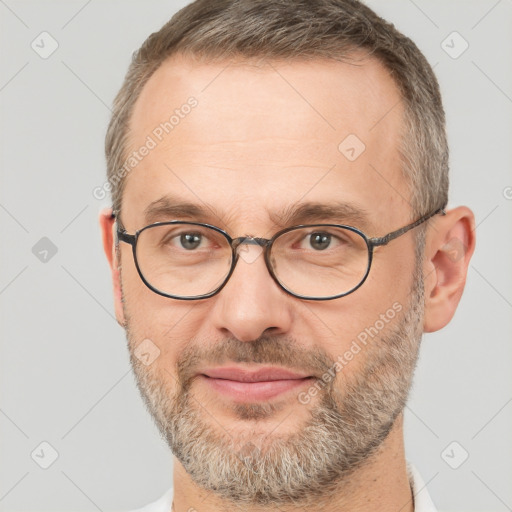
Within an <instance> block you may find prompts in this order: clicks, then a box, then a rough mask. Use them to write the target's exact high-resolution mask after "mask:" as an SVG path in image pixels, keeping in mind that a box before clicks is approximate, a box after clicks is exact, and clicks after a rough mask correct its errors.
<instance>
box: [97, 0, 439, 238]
mask: <svg viewBox="0 0 512 512" xmlns="http://www.w3.org/2000/svg"><path fill="white" fill-rule="evenodd" d="M361 50H362V51H363V52H365V53H367V55H368V56H371V57H374V58H375V59H377V60H378V61H380V62H381V63H382V64H383V65H384V67H385V68H386V69H387V70H388V72H389V73H390V75H391V77H392V78H393V80H394V81H395V83H396V85H397V87H398V89H399V91H400V93H401V98H402V101H403V104H404V116H403V117H404V119H403V123H402V136H401V138H400V141H398V146H399V147H398V150H399V152H400V157H401V162H402V169H401V170H402V173H403V176H404V178H405V179H406V181H407V183H408V186H409V192H410V197H409V198H408V201H409V203H410V205H411V218H413V217H419V216H421V215H423V214H425V213H426V212H429V211H433V210H435V209H437V208H440V207H445V206H446V203H447V200H448V145H447V140H446V133H445V115H444V110H443V106H442V101H441V95H440V91H439V85H438V82H437V79H436V77H435V75H434V72H433V70H432V67H431V66H430V65H429V63H428V62H427V60H426V59H425V57H424V56H423V54H422V53H421V52H420V50H419V49H418V48H417V46H416V45H415V44H414V43H413V42H412V41H411V40H410V39H409V38H408V37H406V36H404V35H403V34H402V33H400V32H399V31H398V30H397V29H396V28H395V27H394V25H393V24H391V23H389V22H387V21H385V20H384V19H382V18H381V17H379V16H378V15H377V14H376V13H375V12H373V11H372V10H371V9H369V8H368V7H367V6H365V5H364V4H362V3H361V2H359V1H358V0H197V1H195V2H193V3H191V4H189V5H188V6H186V7H185V8H183V9H181V10H180V11H179V12H178V13H176V14H175V15H174V16H173V17H172V19H171V20H170V21H168V22H167V23H166V24H165V25H164V26H163V27H162V28H161V29H160V30H159V31H158V32H155V33H153V34H151V35H150V36H149V37H148V38H147V39H146V41H145V42H144V43H143V44H142V46H141V47H140V49H139V50H137V51H136V52H134V54H133V56H132V62H131V64H130V67H129V69H128V72H127V74H126V77H125V79H124V83H123V85H122V87H121V89H120V91H119V93H118V94H117V96H116V98H115V100H114V105H113V114H112V118H111V121H110V124H109V126H108V130H107V134H106V139H105V153H106V160H107V175H108V180H109V183H110V186H111V191H112V202H113V208H114V210H120V209H121V202H122V201H121V200H122V192H123V187H124V182H125V177H126V176H125V174H123V173H121V172H120V170H121V169H122V168H123V163H124V162H125V160H126V158H127V146H128V144H129V131H130V130H129V124H130V118H131V115H132V112H133V109H134V105H135V103H136V101H137V99H138V97H139V95H140V93H141V90H142V89H143V87H144V85H145V84H146V83H147V81H148V80H149V78H150V77H151V76H152V74H153V73H154V72H155V71H156V70H157V69H158V68H159V67H160V65H161V64H162V63H163V62H164V60H166V59H167V58H168V57H170V56H172V55H175V54H185V55H192V56H194V57H199V58H203V59H206V60H210V61H211V60H229V59H233V58H240V57H241V58H247V59H248V58H260V59H261V58H262V59H314V58H327V59H335V60H343V59H345V60H350V59H351V58H353V57H354V55H355V54H356V53H357V52H358V51H361ZM422 236H424V226H420V227H419V228H418V230H417V241H419V242H420V243H421V237H422Z"/></svg>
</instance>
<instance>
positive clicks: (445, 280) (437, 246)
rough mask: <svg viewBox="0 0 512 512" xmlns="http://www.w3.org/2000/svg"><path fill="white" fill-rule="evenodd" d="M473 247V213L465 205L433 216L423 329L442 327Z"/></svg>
mask: <svg viewBox="0 0 512 512" xmlns="http://www.w3.org/2000/svg"><path fill="white" fill-rule="evenodd" d="M474 250H475V216H474V214H473V212H472V211H471V210H470V209H469V208H467V207H466V206H459V207H458V208H454V209H452V210H448V211H447V212H446V215H444V216H438V217H436V222H435V224H433V225H432V226H431V227H430V229H429V230H428V231H427V237H426V241H425V259H424V267H423V270H424V280H425V315H424V319H423V330H424V332H434V331H438V330H439V329H442V328H443V327H444V326H445V325H447V324H448V322H450V320H451V319H452V318H453V315H454V314H455V310H456V309H457V305H458V304H459V301H460V298H461V296H462V292H463V291H464V286H465V284H466V276H467V271H468V266H469V260H470V259H471V256H472V255H473V252H474Z"/></svg>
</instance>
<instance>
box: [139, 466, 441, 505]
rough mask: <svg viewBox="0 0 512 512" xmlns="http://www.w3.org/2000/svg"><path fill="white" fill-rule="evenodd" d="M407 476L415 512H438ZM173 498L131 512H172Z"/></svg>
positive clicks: (415, 477)
mask: <svg viewBox="0 0 512 512" xmlns="http://www.w3.org/2000/svg"><path fill="white" fill-rule="evenodd" d="M407 474H408V476H409V481H410V483H411V487H412V491H413V494H414V512H437V509H436V507H435V505H434V503H433V502H432V500H431V499H430V495H429V493H428V490H427V488H426V486H425V484H424V482H423V479H422V478H421V475H420V474H419V473H418V471H417V469H416V468H415V467H414V466H413V465H412V464H409V463H408V464H407ZM172 498H173V488H172V487H171V488H170V489H168V490H167V491H166V492H165V494H164V495H163V496H161V497H160V498H159V499H157V500H156V501H153V502H152V503H149V504H148V505H146V506H145V507H142V508H138V509H136V510H130V511H129V512H171V505H172Z"/></svg>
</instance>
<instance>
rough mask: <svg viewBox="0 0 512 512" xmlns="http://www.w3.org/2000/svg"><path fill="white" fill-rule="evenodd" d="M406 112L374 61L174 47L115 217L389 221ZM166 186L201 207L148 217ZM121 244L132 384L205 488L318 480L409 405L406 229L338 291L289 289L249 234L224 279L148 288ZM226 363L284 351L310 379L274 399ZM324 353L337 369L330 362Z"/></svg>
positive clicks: (239, 231) (411, 328)
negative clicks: (177, 293) (167, 289)
mask: <svg viewBox="0 0 512 512" xmlns="http://www.w3.org/2000/svg"><path fill="white" fill-rule="evenodd" d="M191 97H193V98H195V100H197V105H196V106H194V107H193V108H190V109H188V108H187V109H184V110H181V111H180V115H179V121H178V122H177V123H176V125H175V126H174V127H173V129H172V130H170V131H169V133H168V134H166V133H165V132H164V133H163V134H161V135H163V136H162V137H161V138H162V140H161V141H159V140H158V139H157V138H156V137H155V135H154V134H155V133H161V132H159V131H157V132H155V129H157V127H159V126H160V124H161V123H164V122H165V121H168V120H169V117H170V116H171V115H172V114H173V111H174V110H175V109H180V107H181V106H182V105H184V104H185V103H187V100H188V99H189V98H191ZM184 111H187V112H188V113H187V114H184V113H183V112H184ZM402 111H403V110H402V105H401V103H400V100H399V94H398V91H397V89H396V87H395V85H394V83H393V82H392V80H391V78H390V77H389V76H388V74H387V73H386V71H385V70H384V69H383V68H382V67H381V66H380V65H379V64H378V63H376V62H375V61H373V60H366V61H363V62H360V63H359V65H351V64H344V63H340V62H326V61H312V62H293V61H292V62H286V63H285V62H275V61H272V62H271V63H267V64H261V63H260V64H259V65H256V64H255V63H248V62H242V61H241V62H237V63H231V64H230V65H228V63H227V62H221V63H215V64H211V63H210V64H205V63H200V62H198V61H192V60H187V59H183V58H177V57H176V58H173V59H170V60H168V61H167V62H165V63H164V65H163V66H162V67H161V68H160V69H159V70H158V71H157V72H156V73H155V74H154V75H153V76H152V77H151V79H150V80H149V82H148V83H147V84H146V86H145V88H144V90H143V92H142V94H141V96H140V98H139V99H138V101H137V104H136V107H135V111H134V114H133V117H132V120H131V131H130V151H133V150H135V149H137V148H139V147H141V146H142V145H144V144H145V143H146V141H147V137H148V135H150V136H151V137H152V138H153V139H154V140H155V141H156V142H157V143H156V146H155V147H154V148H152V149H151V150H150V151H149V153H148V155H147V156H145V157H144V158H143V159H141V161H140V163H138V165H137V166H136V168H135V169H133V170H132V171H131V173H130V174H129V175H128V177H127V181H126V188H125V191H124V195H123V203H122V211H121V220H122V223H123V225H124V227H125V228H126V230H127V232H128V233H134V232H135V231H136V230H138V229H141V228H142V227H144V226H145V225H147V224H149V223H152V222H157V221H167V220H174V219H176V218H180V219H181V220H192V221H198V222H205V223H209V224H213V225H216V226H219V227H220V228H222V229H224V230H226V231H227V232H228V233H229V234H230V235H231V236H232V237H239V236H243V235H252V236H256V237H266V238H270V237H271V236H272V235H273V234H274V233H275V232H277V231H278V230H279V229H282V228H283V227H287V226H288V225H290V224H289V223H287V221H286V220H285V218H284V215H283V213H284V212H289V211H290V210H293V209H295V208H297V207H298V206H301V205H303V204H304V203H321V204H322V205H335V204H339V203H347V204H350V205H352V206H353V207H354V208H357V209H359V210H360V211H361V212H363V213H365V214H366V215H367V218H366V219H362V218H357V219H356V218H354V217H352V218H351V217H346V218H342V217H331V216H325V217H321V218H318V217H315V218H313V217H312V218H311V219H307V218H306V219H301V222H300V223H301V224H307V223H320V222H325V223H336V224H349V225H353V226H355V227H357V228H360V229H361V230H363V231H364V232H365V233H366V234H367V235H368V236H382V235H384V234H386V233H388V232H390V231H392V230H394V229H396V228H398V227H401V226H403V225H405V224H407V223H408V222H410V221H411V220H412V219H411V215H412V213H411V207H410V205H409V203H408V201H407V198H408V197H409V192H408V187H407V184H406V182H405V181H404V179H403V177H402V175H401V170H400V161H399V155H398V150H397V146H398V142H399V140H400V137H401V133H400V127H401V115H402ZM177 115H178V114H177ZM347 137H349V138H348V139H347ZM345 139H347V140H345ZM363 144H364V146H363ZM351 148H353V150H352V149H351ZM165 198H167V200H166V201H167V203H168V204H170V205H174V206H175V205H177V204H179V203H193V204H194V205H197V206H198V207H199V208H201V209H202V210H204V213H203V214H201V215H200V216H193V217H191V216H179V217H177V216H176V215H174V214H173V212H172V211H169V212H168V213H167V214H166V213H165V212H164V211H163V209H160V212H159V213H157V214H156V216H155V215H153V216H152V217H151V218H149V217H148V216H146V214H145V212H146V211H147V209H148V207H149V206H150V205H153V207H154V206H162V205H164V203H165ZM153 210H155V208H153ZM360 217H361V216H360ZM296 223H297V222H296ZM120 251H121V255H120V257H121V267H122V274H121V275H122V289H123V297H124V303H123V313H124V318H122V319H121V321H123V322H125V325H126V328H127V335H128V341H129V348H130V353H131V361H132V364H133V366H134V371H135V373H136V376H137V379H138V385H139V388H140V390H141V392H142V394H143V396H144V398H145V400H146V403H147V405H148V407H149V409H150V411H151V413H152V415H153V416H154V418H155V420H156V422H157V424H158V426H159V428H160V429H161V431H162V433H163V435H164V436H165V437H166V439H167V441H168V442H169V445H170V446H171V448H172V450H173V452H174V454H175V455H176V457H177V458H178V460H179V461H180V463H181V464H183V466H184V468H185V469H186V471H187V473H188V474H189V475H190V476H191V477H192V479H193V480H194V481H195V482H196V483H198V484H199V485H200V486H202V487H203V488H205V489H211V490H213V489H216V492H217V493H218V494H220V495H223V496H225V497H230V498H231V499H237V500H238V501H240V502H245V503H265V500H267V499H268V500H272V501H273V502H274V503H278V502H282V503H284V502H286V501H288V500H291V499H295V498H304V497H305V496H308V495H309V496H312V495H313V494H315V493H317V494H318V495H321V494H322V493H323V492H325V490H326V489H327V488H328V487H329V486H332V485H333V484H334V483H335V482H336V481H337V478H340V479H341V477H342V476H344V475H347V474H348V473H350V471H352V470H353V469H354V468H356V467H358V466H359V465H360V464H361V463H362V462H363V461H365V460H366V459H368V457H369V456H370V455H371V454H372V453H373V452H374V451H375V449H376V447H377V446H379V445H380V443H381V442H382V441H383V440H384V439H385V438H386V436H387V434H388V433H389V432H390V430H391V429H392V427H393V422H394V420H395V419H396V418H397V416H398V415H399V413H400V412H401V409H402V408H403V405H404V401H405V398H406V395H407V392H408V389H409V386H410V382H411V378H412V372H413V368H414V364H415V361H416V356H417V349H418V344H419V338H420V336H421V330H422V329H421V323H422V319H421V316H422V295H421V294H422V288H421V283H417V282H416V281H417V276H416V277H415V275H414V273H415V269H416V267H415V249H414V237H413V234H412V233H409V234H406V235H404V236H403V237H400V238H399V239H397V240H395V241H393V242H392V243H391V244H390V245H389V246H386V247H381V248H379V249H377V250H376V251H375V253H374V260H373V264H372V269H371V272H370V275H369V277H368V279H367V280H366V282H365V283H364V284H363V286H362V287H361V288H359V289H358V290H356V291H355V292H354V293H352V294H350V295H348V296H346V297H343V298H340V299H335V300H330V301H306V300H301V299H298V298H295V297H292V296H290V295H288V294H286V293H285V292H284V291H283V290H282V289H280V288H279V287H278V286H277V284H276V283H275V282H274V281H273V280H272V278H271V276H270V275H269V273H268V271H267V268H266V266H265V262H264V260H263V257H262V256H261V255H260V256H258V248H257V247H255V246H246V247H245V248H243V251H245V254H244V255H243V256H245V257H241V258H240V259H239V261H238V263H237V267H236V269H235V271H234V273H233V275H232V276H231V278H230V280H229V282H228V283H227V284H226V286H225V287H224V288H223V289H222V290H221V292H220V293H218V294H217V295H215V296H213V297H211V298H208V299H203V300H198V301H180V300H174V299H169V298H166V297H163V296H160V295H158V294H156V293H154V292H152V291H151V290H150V289H149V288H148V287H146V286H145V285H144V283H143V282H142V280H141V279H140V277H139V275H138V274H137V271H136V268H135V264H134V261H133V257H132V254H131V248H130V247H129V246H128V245H127V244H124V243H121V244H120ZM416 285H417V286H416ZM363 333H366V337H365V335H364V334H363ZM144 340H151V342H152V343H153V344H154V345H155V346H156V347H158V349H159V351H160V353H159V356H158V357H157V358H156V359H155V360H154V361H153V362H152V363H151V364H149V365H146V364H143V362H141V361H139V359H138V358H137V357H136V353H137V347H138V346H139V344H141V343H142V342H143V341H144ZM144 343H146V344H147V343H148V342H147V341H145V342H144ZM347 352H350V353H352V356H353V357H350V355H346V354H347ZM335 361H338V362H339V363H340V366H334V363H335ZM219 366H223V367H227V366H238V367H242V368H244V369H249V370H252V369H257V368H258V367H262V366H279V367H286V368H288V369H290V370H292V371H296V372H298V373H301V374H305V375H308V376H311V378H309V379H307V380H303V381H301V382H300V383H299V384H298V386H295V387H294V388H293V389H289V390H287V391H284V392H282V393H278V394H276V395H275V396H273V397H271V398H268V399H264V400H262V399H257V398H254V397H251V396H249V395H248V396H245V397H244V396H241V395H239V396H236V397H235V396H233V395H230V394H226V393H223V392H221V391H219V390H218V388H216V387H214V386H212V381H211V379H209V378H208V377H205V376H204V375H202V374H203V372H204V371H206V369H207V368H209V369H211V368H213V367H219ZM329 369H331V372H332V371H333V370H334V373H335V378H331V379H329V378H328V377H325V376H324V377H323V375H324V374H325V372H326V371H327V370H329ZM315 383H316V384H318V385H317V386H316V391H312V389H313V388H314V387H315V386H314V385H315ZM283 471H285V472H286V474H287V479H286V483H285V482H284V480H283V479H282V478H281V477H280V475H282V473H283ZM283 491H284V492H283Z"/></svg>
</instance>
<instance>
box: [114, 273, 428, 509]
mask: <svg viewBox="0 0 512 512" xmlns="http://www.w3.org/2000/svg"><path fill="white" fill-rule="evenodd" d="M413 283H414V284H413V289H412V290H411V294H410V297H411V300H410V304H409V307H408V308H407V307H406V306H405V305H404V308H403V310H402V312H401V314H400V315H397V316H396V317H395V318H394V319H393V320H392V321H391V322H390V323H389V325H387V327H386V329H385V330H386V334H385V335H382V336H376V337H375V338H373V339H372V340H370V341H369V343H368V344H367V345H366V346H365V347H364V348H363V349H362V350H361V352H360V354H358V355H356V356H355V358H358V357H364V359H363V360H362V361H363V364H362V365H361V370H360V371H359V372H358V373H352V374H350V373H348V374H347V373H346V372H345V371H344V370H341V371H340V372H338V373H337V374H336V378H335V379H332V380H331V381H330V382H328V383H325V382H324V383H323V388H322V389H321V390H320V391H319V392H318V396H317V399H316V400H313V401H311V402H310V404H309V405H308V406H307V407H309V417H308V419H307V421H305V422H303V424H302V425H299V426H298V427H297V429H296V430H295V431H294V432H292V433H288V434H287V435H282V434H281V435H280V434H279V433H278V432H277V431H276V430H274V431H271V432H268V431H267V432H259V433H258V432H256V431H255V430H253V429H252V428H251V427H252V426H254V425H248V426H247V428H245V429H242V430H241V431H240V430H238V431H237V432H236V433H235V434H232V433H230V432H228V431H227V430H225V429H224V428H223V427H222V426H221V425H220V424H219V423H218V421H216V419H215V418H214V416H213V415H211V414H209V413H208V411H207V408H205V407H204V404H200V403H199V402H198V400H197V398H196V397H195V396H194V393H193V389H192V388H191V384H192V383H193V381H194V375H195V374H196V373H197V369H198V367H199V368H200V365H201V364H202V365H205V364H208V365H214V364H222V363H223V362H224V363H225V362H227V361H229V362H243V363H261V364H271V365H283V366H286V367H289V368H294V369H297V370H299V369H304V370H310V371H311V370H313V372H312V373H315V374H316V375H318V374H322V373H323V372H324V371H326V370H327V369H328V368H331V367H332V365H333V362H334V361H333V360H332V359H331V357H329V356H328V354H326V353H325V352H324V351H323V350H322V349H315V351H314V352H313V351H311V350H307V351H306V350H304V349H302V348H300V347H298V346H297V343H294V340H293V339H291V338H285V337H283V336H264V337H261V338H259V339H257V340H254V341H252V342H250V343H247V342H240V341H239V340H237V339H232V338H230V339H227V340H225V342H223V343H222V344H220V343H217V344H216V345H215V346H214V347H212V348H207V345H206V344H204V343H200V340H191V342H190V343H189V344H188V345H187V346H186V348H185V349H184V350H183V351H182V353H181V354H180V355H179V358H178V361H177V364H176V374H175V375H172V374H171V373H170V372H169V371H168V370H164V372H163V373H162V372H160V373H157V372H154V371H152V367H151V366H149V367H148V366H144V365H143V364H142V363H141V362H140V361H139V360H138V359H137V357H135V356H134V353H133V351H134V347H135V343H136V340H135V336H134V335H132V334H131V333H132V330H131V329H130V323H131V322H130V321H129V316H128V315H127V313H128V311H126V310H127V309H129V308H127V307H126V306H127V305H126V302H125V301H124V299H123V305H124V308H125V318H126V320H127V322H126V325H125V327H126V332H127V339H128V343H129V347H130V361H131V364H132V367H133V370H134V373H135V375H136V379H137V386H138V388H139V391H140V393H141V396H142V398H143V400H144V402H145V404H146V407H147V409H148V411H149V413H150V414H151V416H152V417H153V419H154V421H155V423H156V425H157V427H158V429H159V431H160V433H161V435H162V437H163V438H164V439H165V440H166V441H167V443H168V445H169V447H170V449H171V450H172V452H173V454H174V455H175V456H176V457H177V459H178V460H179V461H180V462H181V464H182V465H183V467H184V469H185V470H186V472H187V473H188V475H190V477H191V479H192V480H193V481H194V482H195V483H196V484H197V485H198V486H199V487H201V488H202V489H204V490H206V491H210V492H212V493H214V494H215V495H217V496H218V497H219V498H221V499H223V500H226V501H229V502H231V503H233V504H236V505H241V506H269V505H273V506H278V507H279V506H286V505H295V506H297V505H300V506H311V505H312V504H315V503H316V504H317V505H318V500H323V499H326V498H328V497H329V496H332V495H335V494H336V493H338V492H340V489H341V488H343V485H344V484H346V483H347V482H348V481H349V478H350V476H351V475H352V473H353V472H354V471H356V470H357V469H359V468H361V466H362V465H364V464H365V463H367V462H368V461H369V460H370V459H371V458H372V455H374V454H375V453H376V452H377V450H378V448H379V447H380V446H381V444H382V442H383V441H384V440H385V439H386V437H387V436H388V434H389V432H390V431H391V430H392V428H393V425H394V423H395V420H396V419H397V417H398V416H399V414H400V413H401V412H402V411H403V408H404V406H405V404H406V401H407V397H408V394H409V390H410V388H411V385H412V379H413V374H414V369H415V366H416V363H417V359H418V352H419V346H420V341H421V336H422V332H423V329H422V321H423V310H424V290H423V279H422V276H421V274H420V272H419V268H417V269H416V273H415V276H414V280H413ZM165 372H167V374H166V373H165ZM174 381H176V385H175V386H174V387H175V389H174V390H173V389H172V384H173V382H174ZM335 384H336V385H335ZM301 405H302V404H301V403H300V402H299V403H298V406H299V407H300V406H301ZM302 406H304V405H302ZM283 407H290V403H289V401H287V402H285V403H280V402H278V401H275V402H269V403H254V404H250V403H238V404H232V407H231V412H232V413H233V414H234V415H235V416H237V418H238V419H239V420H240V422H237V427H239V426H240V425H242V421H251V420H262V419H265V418H271V417H272V415H273V414H274V413H275V412H276V411H278V410H280V409H282V408H283ZM294 410H296V408H291V411H290V414H293V411H294ZM244 426H245V424H244ZM267 430H268V429H267ZM277 430H278V429H277Z"/></svg>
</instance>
